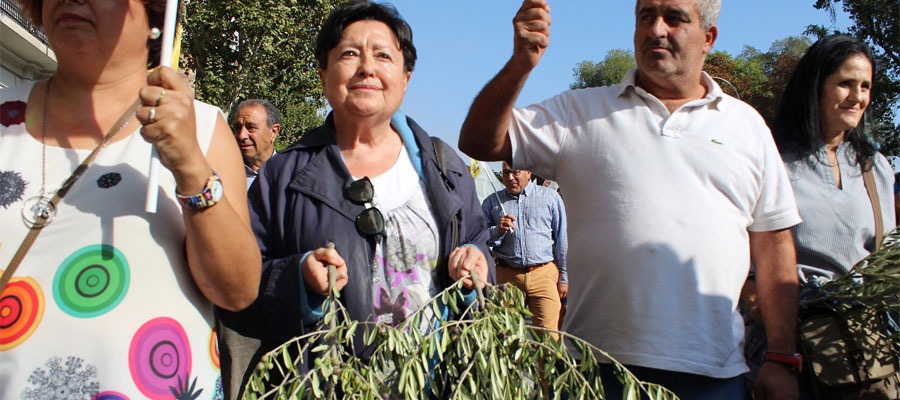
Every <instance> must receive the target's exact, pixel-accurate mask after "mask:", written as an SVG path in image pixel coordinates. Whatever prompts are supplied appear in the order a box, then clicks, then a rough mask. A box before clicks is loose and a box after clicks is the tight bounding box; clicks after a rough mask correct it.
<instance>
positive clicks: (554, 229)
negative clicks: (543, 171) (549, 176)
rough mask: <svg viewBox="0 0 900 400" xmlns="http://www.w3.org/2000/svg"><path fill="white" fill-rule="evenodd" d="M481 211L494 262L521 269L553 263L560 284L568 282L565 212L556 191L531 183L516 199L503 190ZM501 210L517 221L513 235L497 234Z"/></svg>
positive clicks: (485, 202)
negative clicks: (557, 269) (554, 263)
mask: <svg viewBox="0 0 900 400" xmlns="http://www.w3.org/2000/svg"><path fill="white" fill-rule="evenodd" d="M500 201H502V202H503V207H502V208H501V207H500ZM481 208H482V210H483V211H484V217H485V219H487V223H488V227H490V238H489V239H488V246H490V247H491V248H492V251H493V253H494V257H495V258H497V259H498V260H501V261H503V262H505V263H506V264H509V265H512V266H516V267H522V268H524V267H526V266H530V265H535V264H544V263H547V262H550V261H556V265H557V268H559V283H568V282H569V279H568V274H567V273H566V249H567V248H568V241H567V239H566V208H565V206H564V205H563V202H562V198H560V197H559V194H557V193H556V191H554V190H553V189H549V188H546V187H543V186H539V185H538V184H536V183H534V182H530V183H529V184H528V185H527V186H525V189H524V190H522V192H521V193H519V195H518V196H513V195H511V194H509V192H507V191H506V189H504V190H500V191H498V192H496V193H494V194H492V195H490V196H488V197H487V198H486V199H484V202H482V204H481ZM503 208H505V209H506V213H507V214H509V215H512V216H513V217H515V218H516V222H515V227H514V229H513V230H512V231H508V232H506V233H504V234H500V233H499V232H498V229H497V225H498V224H499V223H500V218H501V217H503V215H504V213H503Z"/></svg>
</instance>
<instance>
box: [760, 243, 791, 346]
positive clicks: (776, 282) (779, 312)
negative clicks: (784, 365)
mask: <svg viewBox="0 0 900 400" xmlns="http://www.w3.org/2000/svg"><path fill="white" fill-rule="evenodd" d="M750 253H751V257H752V259H753V262H754V265H755V266H756V291H757V298H758V302H759V309H760V312H761V314H762V320H763V324H764V325H765V328H766V337H767V342H768V350H769V351H773V352H778V353H787V354H792V353H795V352H796V351H797V336H796V332H797V305H798V291H799V283H798V278H797V257H796V252H795V250H794V241H793V237H792V236H791V231H790V229H784V230H781V231H773V232H751V233H750Z"/></svg>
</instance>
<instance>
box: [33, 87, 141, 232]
mask: <svg viewBox="0 0 900 400" xmlns="http://www.w3.org/2000/svg"><path fill="white" fill-rule="evenodd" d="M52 81H53V77H51V78H50V79H49V80H47V89H46V91H45V93H44V110H43V113H44V115H43V126H42V127H41V193H40V195H38V196H34V197H31V198H29V199H27V200H25V202H24V203H23V204H22V220H23V221H24V222H25V226H27V227H29V228H37V229H40V228H43V227H45V226H47V224H49V223H50V222H53V218H55V217H56V203H58V202H59V201H60V200H61V199H62V198H63V196H65V195H66V193H68V191H69V189H70V188H71V187H72V185H74V184H75V181H77V180H78V178H80V177H81V175H82V174H84V171H86V170H87V168H88V167H89V166H90V165H91V163H92V162H93V161H94V159H95V158H97V155H99V154H100V150H102V149H103V147H105V146H106V145H107V144H109V142H110V141H111V140H112V139H113V138H114V137H115V136H117V135H118V134H119V132H121V131H122V130H123V129H125V127H126V126H128V123H129V122H131V119H132V117H133V116H134V113H135V112H136V111H137V109H138V107H140V105H141V102H140V99H138V100H136V101H135V102H134V103H132V104H131V106H130V107H128V109H127V110H125V113H124V114H122V116H121V117H119V119H118V120H117V121H116V122H115V124H113V126H112V127H111V128H110V130H109V132H108V133H107V134H106V136H104V137H103V139H102V140H100V143H98V144H97V147H96V148H94V150H93V151H92V152H91V154H89V155H88V156H87V158H85V159H84V161H82V162H81V164H80V165H78V167H76V168H75V171H74V172H72V175H70V176H69V178H68V179H66V181H65V182H64V183H63V184H62V186H60V188H59V189H57V190H56V191H55V192H54V195H53V196H52V197H51V196H49V195H48V194H47V122H48V118H47V115H48V114H49V113H48V112H47V108H48V106H49V104H50V83H51V82H52Z"/></svg>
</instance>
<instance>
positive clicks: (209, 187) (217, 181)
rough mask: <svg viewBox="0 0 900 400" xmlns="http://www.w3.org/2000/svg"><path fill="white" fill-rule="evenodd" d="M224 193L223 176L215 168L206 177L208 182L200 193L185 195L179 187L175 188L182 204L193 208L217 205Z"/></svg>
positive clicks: (176, 195)
mask: <svg viewBox="0 0 900 400" xmlns="http://www.w3.org/2000/svg"><path fill="white" fill-rule="evenodd" d="M223 194H224V190H223V187H222V178H219V174H218V173H217V172H216V171H215V170H213V173H212V175H210V177H209V178H206V184H204V185H203V190H201V191H200V193H197V194H195V195H191V196H185V195H183V194H180V193H178V190H177V189H176V190H175V197H177V198H178V201H179V202H180V203H181V206H182V207H184V208H189V209H191V210H199V209H203V208H207V207H212V206H214V205H216V203H218V202H219V200H222V195H223Z"/></svg>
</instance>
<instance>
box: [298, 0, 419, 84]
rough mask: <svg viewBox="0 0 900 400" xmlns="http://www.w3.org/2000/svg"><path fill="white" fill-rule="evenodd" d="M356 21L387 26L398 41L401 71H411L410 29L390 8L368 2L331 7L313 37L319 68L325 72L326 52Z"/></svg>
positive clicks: (413, 59)
mask: <svg viewBox="0 0 900 400" xmlns="http://www.w3.org/2000/svg"><path fill="white" fill-rule="evenodd" d="M357 21H379V22H383V23H384V24H385V25H387V26H388V28H389V29H390V30H391V32H393V33H394V36H395V37H396V38H397V41H398V42H400V50H401V51H402V52H403V67H404V69H405V70H406V72H412V70H413V68H415V66H416V46H415V45H413V34H412V28H410V27H409V24H407V23H406V21H405V20H404V19H403V18H402V17H400V13H398V12H397V9H396V8H394V6H392V5H390V4H379V3H373V2H371V1H368V0H351V1H348V2H346V3H344V4H341V5H339V6H337V7H335V8H334V10H332V11H331V14H329V15H328V19H326V20H325V23H324V24H323V25H322V29H321V30H320V31H319V35H318V36H317V37H316V50H315V54H316V61H317V62H318V63H319V69H323V70H324V69H328V52H329V51H331V49H333V48H335V46H337V44H338V42H340V41H341V37H343V35H344V29H346V28H347V26H349V25H350V24H352V23H354V22H357Z"/></svg>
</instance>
